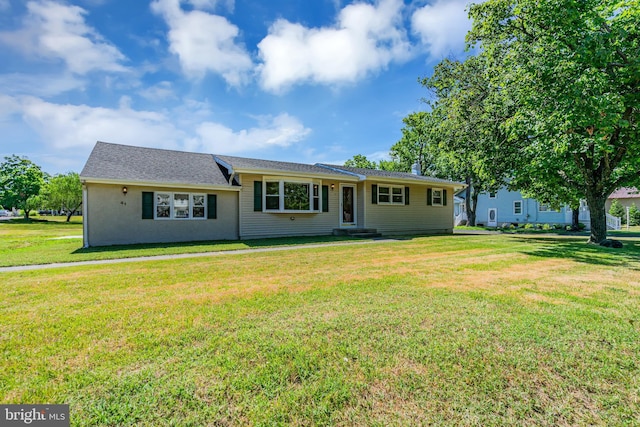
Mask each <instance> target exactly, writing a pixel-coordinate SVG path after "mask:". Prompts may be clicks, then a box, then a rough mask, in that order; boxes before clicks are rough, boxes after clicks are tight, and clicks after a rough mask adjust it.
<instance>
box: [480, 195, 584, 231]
mask: <svg viewBox="0 0 640 427" xmlns="http://www.w3.org/2000/svg"><path fill="white" fill-rule="evenodd" d="M571 219H572V218H571V209H569V207H567V206H563V207H562V208H560V209H559V210H556V209H553V208H552V207H551V206H549V205H547V204H544V203H540V202H538V201H537V200H535V199H530V198H526V197H523V196H522V194H521V193H520V192H519V191H510V190H507V189H506V188H504V187H503V188H500V189H499V190H498V191H496V192H492V193H482V194H480V195H479V196H478V206H477V207H476V224H478V225H479V224H482V225H484V226H487V227H498V226H502V225H503V224H505V223H507V224H518V225H522V224H527V223H532V224H550V225H553V224H560V225H570V224H571ZM580 222H582V223H583V224H585V225H586V226H587V227H588V226H589V223H590V216H589V210H588V209H587V207H586V204H583V205H582V206H581V207H580Z"/></svg>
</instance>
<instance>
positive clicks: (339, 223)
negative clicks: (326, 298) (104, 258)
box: [80, 142, 464, 246]
mask: <svg viewBox="0 0 640 427" xmlns="http://www.w3.org/2000/svg"><path fill="white" fill-rule="evenodd" d="M80 179H81V181H82V184H83V197H84V203H83V209H84V211H83V214H84V233H83V234H84V245H85V246H104V245H115V244H131V243H156V242H185V241H198V240H235V239H252V238H261V237H278V236H301V235H329V234H332V233H336V232H340V231H361V230H367V231H375V232H378V233H384V234H413V233H451V232H452V230H453V194H454V192H455V191H457V190H459V189H461V188H462V187H464V184H462V183H458V182H452V181H447V180H441V179H436V178H431V177H424V176H418V175H414V174H409V173H400V172H386V171H380V170H370V169H359V168H351V167H345V166H337V165H328V164H315V165H310V164H303V163H289V162H279V161H269V160H260V159H250V158H243V157H234V156H222V155H213V154H204V153H188V152H181V151H171V150H161V149H154V148H144V147H134V146H127V145H119V144H110V143H105V142H98V143H96V145H95V147H94V149H93V151H92V153H91V155H90V156H89V159H88V160H87V163H86V165H85V167H84V169H83V170H82V172H81V174H80Z"/></svg>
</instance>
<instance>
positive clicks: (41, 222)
mask: <svg viewBox="0 0 640 427" xmlns="http://www.w3.org/2000/svg"><path fill="white" fill-rule="evenodd" d="M59 218H60V220H51V219H42V218H28V219H25V218H22V217H20V218H11V219H4V220H2V221H0V224H2V225H25V224H38V225H49V226H62V227H64V226H70V225H76V226H77V225H80V224H82V219H80V220H78V219H76V217H72V218H71V221H69V222H67V219H66V217H62V216H61V217H59Z"/></svg>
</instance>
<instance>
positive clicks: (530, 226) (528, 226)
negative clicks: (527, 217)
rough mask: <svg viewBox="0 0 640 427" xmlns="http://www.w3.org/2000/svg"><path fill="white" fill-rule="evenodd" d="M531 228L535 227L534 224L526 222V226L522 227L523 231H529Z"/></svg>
mask: <svg viewBox="0 0 640 427" xmlns="http://www.w3.org/2000/svg"><path fill="white" fill-rule="evenodd" d="M532 228H535V225H534V224H532V223H530V222H528V223H526V224H525V225H524V229H525V230H531V229H532Z"/></svg>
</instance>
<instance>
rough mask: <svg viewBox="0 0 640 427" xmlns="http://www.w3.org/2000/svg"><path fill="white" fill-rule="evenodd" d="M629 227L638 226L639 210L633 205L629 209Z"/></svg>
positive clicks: (639, 219) (639, 220) (639, 223)
mask: <svg viewBox="0 0 640 427" xmlns="http://www.w3.org/2000/svg"><path fill="white" fill-rule="evenodd" d="M629 225H640V209H638V207H637V206H636V204H635V203H633V204H632V205H631V207H630V208H629Z"/></svg>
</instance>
